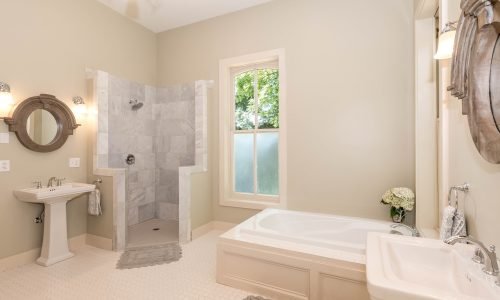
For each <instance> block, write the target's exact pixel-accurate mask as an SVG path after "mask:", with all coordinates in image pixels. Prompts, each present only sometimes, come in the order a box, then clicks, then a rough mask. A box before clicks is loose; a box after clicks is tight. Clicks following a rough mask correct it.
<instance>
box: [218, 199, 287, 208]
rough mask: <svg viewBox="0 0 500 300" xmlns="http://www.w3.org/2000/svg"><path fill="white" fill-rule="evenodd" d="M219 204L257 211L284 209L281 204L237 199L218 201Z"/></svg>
mask: <svg viewBox="0 0 500 300" xmlns="http://www.w3.org/2000/svg"><path fill="white" fill-rule="evenodd" d="M281 201H282V200H281ZM219 204H220V205H221V206H228V207H237V208H249V209H257V210H263V209H266V208H286V205H285V204H284V203H282V202H265V201H252V200H237V199H229V200H220V201H219Z"/></svg>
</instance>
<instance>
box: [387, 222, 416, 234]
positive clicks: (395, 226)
mask: <svg viewBox="0 0 500 300" xmlns="http://www.w3.org/2000/svg"><path fill="white" fill-rule="evenodd" d="M398 227H404V228H406V229H408V230H409V231H410V232H411V236H414V237H419V236H420V232H418V229H417V228H416V227H411V226H408V225H406V224H403V223H397V224H391V228H394V229H396V228H398ZM391 233H393V232H392V231H391Z"/></svg>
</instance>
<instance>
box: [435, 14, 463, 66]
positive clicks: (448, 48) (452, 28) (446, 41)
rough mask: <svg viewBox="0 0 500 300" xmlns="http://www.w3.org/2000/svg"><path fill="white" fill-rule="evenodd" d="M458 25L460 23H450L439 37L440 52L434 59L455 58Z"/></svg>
mask: <svg viewBox="0 0 500 300" xmlns="http://www.w3.org/2000/svg"><path fill="white" fill-rule="evenodd" d="M457 23H458V22H448V23H446V25H445V26H444V28H443V30H442V31H441V34H440V35H439V40H438V50H437V52H436V54H435V55H434V59H439V60H441V59H450V58H451V57H452V56H453V48H454V46H455V35H456V33H457V27H456V25H457Z"/></svg>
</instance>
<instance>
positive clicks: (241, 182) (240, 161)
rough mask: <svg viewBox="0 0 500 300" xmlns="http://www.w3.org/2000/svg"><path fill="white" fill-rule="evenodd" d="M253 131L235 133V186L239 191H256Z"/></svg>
mask: <svg viewBox="0 0 500 300" xmlns="http://www.w3.org/2000/svg"><path fill="white" fill-rule="evenodd" d="M253 137H254V135H253V133H248V134H247V133H245V134H235V135H234V174H235V176H234V177H235V178H234V185H235V186H234V188H235V191H236V192H237V193H252V194H253V193H254V152H253V151H254V147H253V140H254V138H253Z"/></svg>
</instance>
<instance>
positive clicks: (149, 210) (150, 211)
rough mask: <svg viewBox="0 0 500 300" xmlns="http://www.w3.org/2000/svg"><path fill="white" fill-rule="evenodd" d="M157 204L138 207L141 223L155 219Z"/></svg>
mask: <svg viewBox="0 0 500 300" xmlns="http://www.w3.org/2000/svg"><path fill="white" fill-rule="evenodd" d="M154 210H155V203H154V202H152V203H148V204H144V205H141V206H139V207H138V215H139V223H142V222H144V221H147V220H149V219H152V218H154V216H155V211H154Z"/></svg>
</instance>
